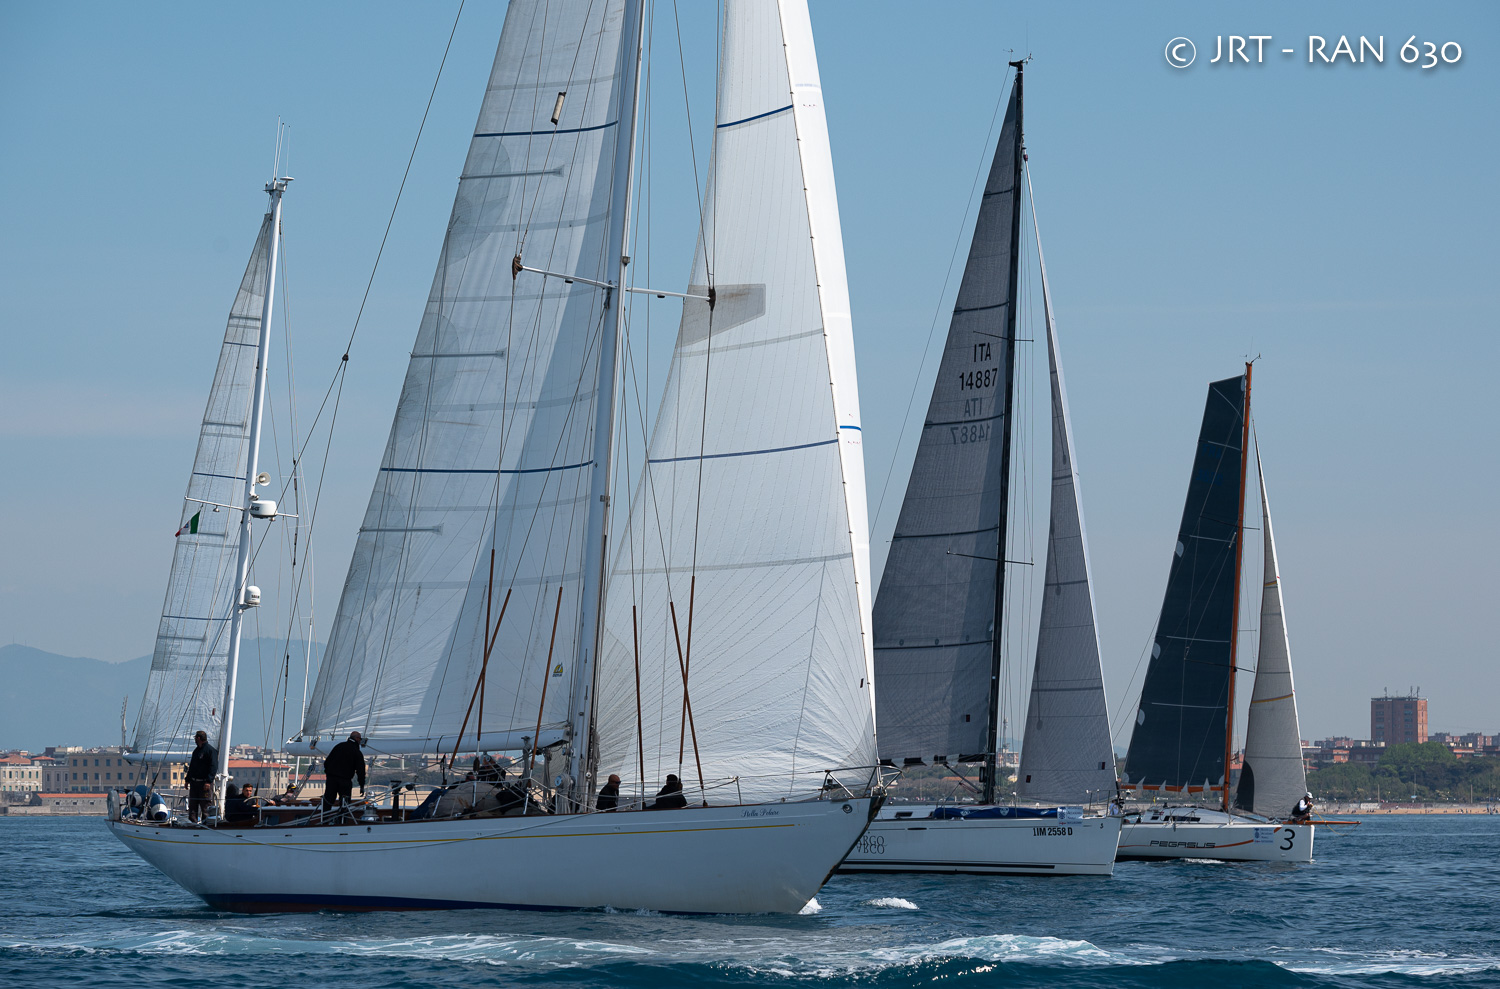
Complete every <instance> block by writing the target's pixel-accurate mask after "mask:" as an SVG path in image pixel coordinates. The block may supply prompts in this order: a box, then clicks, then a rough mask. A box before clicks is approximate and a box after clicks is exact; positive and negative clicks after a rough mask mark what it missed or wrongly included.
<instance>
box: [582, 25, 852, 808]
mask: <svg viewBox="0 0 1500 989" xmlns="http://www.w3.org/2000/svg"><path fill="white" fill-rule="evenodd" d="M722 54H723V57H722V63H721V74H720V80H719V97H718V110H717V118H716V119H717V126H716V128H715V133H714V147H713V159H712V166H711V177H710V181H709V187H708V191H707V194H706V196H705V203H704V218H703V221H702V229H701V232H700V238H699V244H698V250H697V253H696V257H695V260H694V262H693V273H692V277H691V279H690V288H689V294H695V295H704V294H707V293H708V291H709V290H710V289H712V291H713V298H714V304H713V306H712V307H710V306H709V305H708V303H706V302H704V301H699V300H693V299H689V300H686V301H685V302H684V305H683V316H682V323H681V326H680V329H679V333H678V338H677V343H676V348H675V351H674V353H673V359H672V365H671V371H670V376H669V378H668V381H667V385H666V388H665V392H664V395H663V399H662V403H661V407H660V411H659V414H658V417H657V421H656V424H655V429H654V432H653V435H652V438H651V441H650V444H649V450H648V462H647V465H646V467H645V470H644V473H643V476H642V478H641V481H640V483H639V484H638V485H637V487H636V489H635V494H634V497H633V499H632V502H631V505H630V509H629V512H630V514H629V518H628V522H626V520H621V522H625V523H626V524H620V523H616V526H615V529H616V533H617V549H616V551H615V554H614V557H613V563H612V567H611V578H610V583H609V587H608V597H607V601H606V605H605V640H604V642H603V644H602V645H601V649H600V657H601V659H600V669H599V680H598V683H599V689H598V717H597V722H596V727H597V732H598V739H599V743H598V752H599V764H598V772H599V775H600V777H601V778H602V777H603V775H604V774H606V773H611V772H614V773H619V774H620V775H621V776H622V777H624V778H625V779H626V780H627V781H631V782H627V785H626V788H625V789H626V792H629V791H630V790H631V789H633V788H634V786H636V785H644V784H646V783H650V782H654V781H660V780H661V779H663V778H664V777H665V776H666V774H668V773H679V774H680V775H681V776H682V779H683V783H684V786H685V787H686V789H687V790H688V791H689V793H690V794H694V796H696V794H695V793H694V791H696V789H697V781H698V768H697V765H698V761H699V760H700V759H701V765H702V774H703V777H704V779H705V780H707V781H712V780H723V779H725V778H728V777H738V783H737V787H738V789H737V790H730V791H729V792H730V793H737V794H738V795H739V796H741V797H742V798H743V800H745V801H747V802H753V801H757V800H775V799H779V798H790V797H803V796H809V795H812V794H814V793H816V792H817V791H818V789H819V787H820V786H821V785H822V782H823V778H822V773H823V771H824V770H829V769H836V768H840V767H851V766H870V765H873V763H874V762H875V749H874V709H873V691H872V687H871V679H870V677H871V672H870V671H871V666H872V663H871V652H870V637H869V634H868V630H869V627H870V602H869V590H868V588H869V547H868V536H867V534H866V528H867V523H866V518H865V483H864V466H863V451H862V447H861V443H860V420H859V402H858V393H857V389H856V385H855V373H854V347H853V337H852V332H851V325H850V318H849V300H848V287H847V283H846V280H845V273H844V260H843V244H842V236H841V233H840V228H839V218H838V206H837V198H836V195H835V190H834V181H833V168H832V160H831V155H830V151H829V143H828V132H827V125H826V121H825V118H824V112H823V102H822V90H821V85H820V82H819V77H818V70H817V62H816V58H815V55H814V50H813V41H812V29H811V25H810V21H809V18H808V13H807V9H806V4H805V3H804V2H802V0H784V2H781V3H764V2H749V0H729V2H727V3H726V4H725V7H724V36H723V53H722ZM674 611H675V617H676V624H675V626H674V622H673V613H674ZM637 641H638V642H639V687H637V679H636V676H637V674H636V656H637V654H636V646H635V643H636V642H637ZM679 642H680V643H681V648H680V651H679ZM684 667H686V680H687V685H686V699H687V703H688V704H689V705H690V711H691V717H690V721H691V724H684V720H685V719H684V711H685V704H684V672H683V668H684ZM637 690H639V694H638V693H637ZM638 702H639V705H640V712H641V718H640V721H639V722H638V720H637V703H638ZM694 736H696V749H695V745H694ZM640 739H644V746H643V747H644V752H643V751H642V746H641V745H640V744H639V740H640ZM642 766H644V774H645V780H644V781H637V780H636V778H637V777H638V776H640V774H641V772H642ZM714 796H716V797H717V796H718V795H717V794H716V795H714ZM719 799H722V797H719Z"/></svg>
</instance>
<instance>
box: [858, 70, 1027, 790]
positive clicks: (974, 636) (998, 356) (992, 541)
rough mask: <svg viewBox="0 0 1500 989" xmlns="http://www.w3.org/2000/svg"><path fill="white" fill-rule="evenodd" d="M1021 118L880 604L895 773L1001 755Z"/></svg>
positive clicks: (972, 265) (1009, 130) (1010, 112)
mask: <svg viewBox="0 0 1500 989" xmlns="http://www.w3.org/2000/svg"><path fill="white" fill-rule="evenodd" d="M1016 116H1017V105H1016V93H1015V91H1012V93H1011V98H1010V103H1009V105H1008V106H1007V108H1006V111H1005V122H1004V124H1003V125H1002V126H1001V129H1000V139H999V142H998V144H997V146H996V148H995V158H994V164H993V165H992V166H991V168H990V173H989V178H988V180H987V181H986V182H985V187H984V198H983V200H982V202H981V205H980V207H979V217H978V220H977V222H976V223H975V226H974V240H973V243H972V244H971V246H970V248H969V257H968V263H967V265H966V266H965V268H964V276H963V282H962V283H961V285H960V286H959V290H958V299H957V303H956V305H955V306H954V309H953V319H952V322H951V323H950V324H949V327H948V340H947V344H946V345H945V347H944V349H943V358H942V362H941V363H940V364H939V366H938V375H937V381H936V383H935V384H934V385H933V388H932V401H931V403H930V404H929V405H928V408H927V419H926V421H925V422H924V423H923V425H922V436H921V439H920V440H919V441H918V444H917V455H916V460H915V461H914V463H913V464H912V470H911V479H910V480H909V481H908V482H907V487H906V498H905V500H904V501H903V502H902V505H901V515H900V517H899V518H898V520H897V522H896V531H895V534H894V536H893V537H892V539H891V550H890V555H889V556H888V557H887V558H886V564H885V574H884V576H883V577H882V578H881V583H880V595H879V597H878V599H877V600H876V603H875V613H874V621H875V682H876V691H877V692H876V704H877V708H878V710H879V712H880V755H881V757H882V758H885V759H892V760H895V761H896V762H897V764H898V765H899V764H900V763H901V762H902V760H905V759H922V760H931V759H937V760H962V761H965V762H968V761H977V760H979V759H982V758H983V757H984V754H985V753H987V752H990V751H993V749H994V739H993V738H992V737H986V736H987V734H988V730H987V726H988V725H989V718H990V711H989V709H990V698H991V689H990V685H991V669H992V663H993V658H994V641H995V620H996V608H995V597H996V582H997V573H996V566H997V563H996V561H997V560H998V559H999V558H1000V557H1001V556H1002V555H1003V552H1002V547H1003V545H1004V539H1003V538H1002V536H1001V532H1000V525H999V520H1000V517H1001V514H1002V513H1001V502H1002V499H1003V498H1005V496H1006V492H1005V480H1004V478H1002V476H1001V473H1002V472H1001V469H1000V463H1001V455H1002V445H1003V444H1002V442H1001V437H1002V435H1003V432H1004V431H1005V430H1007V429H1009V428H1010V423H1009V421H1008V418H1009V417H1008V413H1007V412H1006V410H1005V408H1004V401H1005V394H1004V392H1005V381H1006V379H1007V377H1008V375H1007V373H1006V370H1007V369H1006V367H1005V363H1006V347H1005V341H1006V338H1007V337H1008V336H1009V334H1010V332H1011V330H1010V327H1011V325H1013V320H1012V319H1011V318H1010V317H1011V314H1010V312H1009V310H1010V308H1011V306H1012V305H1013V299H1014V296H1015V292H1014V286H1013V285H1012V284H1011V281H1012V278H1013V272H1014V269H1015V261H1014V259H1013V258H1012V256H1011V251H1012V226H1013V224H1014V223H1015V222H1016V221H1015V218H1014V216H1013V213H1014V211H1015V210H1016V208H1017V204H1018V203H1019V201H1020V189H1019V188H1018V187H1017V186H1016V182H1015V178H1016V175H1015V164H1016V162H1015V159H1016V142H1017V140H1018V139H1019V136H1018V133H1017V126H1016Z"/></svg>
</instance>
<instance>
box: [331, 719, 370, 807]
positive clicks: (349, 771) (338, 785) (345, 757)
mask: <svg viewBox="0 0 1500 989" xmlns="http://www.w3.org/2000/svg"><path fill="white" fill-rule="evenodd" d="M363 744H364V739H363V738H361V737H360V734H359V732H357V731H351V732H350V733H349V738H348V739H347V740H346V741H343V742H340V743H339V744H337V745H335V746H334V747H333V748H332V749H331V750H330V751H329V753H328V757H327V758H326V759H324V760H323V773H324V775H325V776H327V778H328V785H327V786H326V787H325V788H324V790H323V809H324V810H327V809H328V808H330V807H332V806H334V805H335V804H338V803H345V804H347V803H348V802H349V801H350V800H352V799H353V797H354V795H353V792H352V790H353V783H354V780H355V778H356V777H358V779H359V792H360V793H361V794H363V793H364V791H365V754H364V753H363V752H361V751H360V750H359V747H360V746H361V745H363Z"/></svg>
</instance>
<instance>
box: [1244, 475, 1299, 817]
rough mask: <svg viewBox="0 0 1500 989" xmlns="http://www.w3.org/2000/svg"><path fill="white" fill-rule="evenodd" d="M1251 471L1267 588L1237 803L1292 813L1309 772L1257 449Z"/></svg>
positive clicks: (1278, 814) (1260, 810)
mask: <svg viewBox="0 0 1500 989" xmlns="http://www.w3.org/2000/svg"><path fill="white" fill-rule="evenodd" d="M1255 471H1256V474H1257V476H1258V477H1259V478H1260V507H1261V524H1262V526H1263V527H1264V534H1263V538H1264V541H1265V580H1264V583H1265V587H1264V590H1263V591H1262V593H1261V599H1260V649H1259V652H1258V654H1257V657H1256V662H1255V686H1254V688H1253V689H1252V691H1251V694H1250V715H1249V718H1248V720H1247V721H1246V723H1245V768H1244V769H1243V770H1242V771H1241V783H1240V787H1239V797H1238V802H1239V804H1240V806H1242V807H1243V808H1244V809H1246V810H1249V811H1253V812H1255V813H1257V814H1266V815H1269V816H1273V817H1281V816H1284V815H1286V814H1290V813H1291V811H1292V807H1293V805H1295V804H1296V803H1297V801H1298V800H1300V799H1301V798H1302V794H1303V793H1305V792H1306V791H1307V770H1306V768H1305V767H1304V765H1303V762H1302V735H1301V728H1300V727H1299V725H1298V723H1297V692H1296V690H1295V689H1294V687H1293V685H1292V656H1291V649H1290V647H1289V645H1288V643H1287V635H1286V619H1285V616H1284V615H1283V614H1282V610H1281V573H1280V570H1279V569H1278V567H1277V565H1276V539H1275V537H1274V536H1273V535H1272V533H1271V503H1270V502H1269V501H1268V500H1267V499H1266V477H1265V474H1264V472H1263V471H1262V470H1261V466H1260V453H1259V451H1257V452H1256V454H1255ZM1247 782H1248V786H1247Z"/></svg>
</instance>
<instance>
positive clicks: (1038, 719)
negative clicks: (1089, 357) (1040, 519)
mask: <svg viewBox="0 0 1500 989" xmlns="http://www.w3.org/2000/svg"><path fill="white" fill-rule="evenodd" d="M1026 184H1027V189H1028V191H1030V186H1031V174H1030V172H1029V171H1028V172H1027V175H1026ZM1032 223H1033V227H1034V229H1036V238H1037V261H1038V264H1039V266H1040V268H1041V278H1042V308H1043V311H1044V313H1045V318H1046V323H1047V364H1048V368H1049V369H1050V372H1051V379H1052V505H1051V517H1050V522H1049V524H1048V531H1047V572H1046V583H1045V586H1044V588H1043V597H1042V614H1041V621H1040V624H1039V625H1038V626H1037V641H1036V665H1035V668H1034V670H1033V672H1032V676H1031V698H1030V702H1029V703H1028V705H1027V708H1026V735H1025V740H1024V742H1023V743H1022V747H1021V765H1020V769H1019V773H1018V775H1017V777H1016V794H1017V796H1019V797H1020V798H1021V799H1023V800H1036V801H1044V802H1046V801H1052V802H1058V803H1088V802H1090V801H1097V800H1101V799H1105V798H1107V797H1109V796H1111V795H1112V794H1113V792H1114V789H1115V760H1114V751H1113V748H1112V747H1111V745H1110V738H1109V707H1108V705H1107V703H1106V702H1105V697H1104V671H1103V668H1102V667H1101V665H1100V658H1099V631H1098V627H1097V624H1096V622H1095V619H1094V594H1093V585H1092V583H1091V582H1090V579H1089V552H1088V538H1087V536H1086V534H1085V531H1084V525H1083V504H1082V499H1081V496H1080V494H1079V490H1078V470H1077V467H1076V466H1075V461H1074V458H1073V430H1072V426H1071V425H1070V424H1069V422H1068V392H1067V388H1066V387H1065V386H1064V384H1063V371H1062V355H1061V353H1060V352H1059V350H1058V345H1057V326H1056V322H1055V320H1054V319H1053V314H1052V298H1051V293H1050V291H1049V290H1048V286H1047V264H1046V262H1045V261H1044V260H1042V237H1041V231H1040V228H1039V226H1038V225H1037V224H1036V209H1035V206H1034V205H1033V208H1032Z"/></svg>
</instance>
